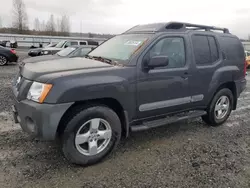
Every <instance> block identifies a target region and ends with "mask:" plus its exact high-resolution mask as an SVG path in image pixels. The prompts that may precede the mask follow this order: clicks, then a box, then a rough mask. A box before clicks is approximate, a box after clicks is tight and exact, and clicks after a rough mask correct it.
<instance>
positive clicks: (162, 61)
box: [146, 56, 169, 69]
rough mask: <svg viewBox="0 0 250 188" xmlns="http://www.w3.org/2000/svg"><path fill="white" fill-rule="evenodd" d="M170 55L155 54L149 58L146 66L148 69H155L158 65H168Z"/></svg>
mask: <svg viewBox="0 0 250 188" xmlns="http://www.w3.org/2000/svg"><path fill="white" fill-rule="evenodd" d="M168 62H169V59H168V56H154V57H152V58H150V59H149V61H148V63H147V65H146V67H147V68H148V69H154V68H157V67H166V66H168Z"/></svg>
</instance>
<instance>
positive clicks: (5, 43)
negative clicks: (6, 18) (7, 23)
mask: <svg viewBox="0 0 250 188" xmlns="http://www.w3.org/2000/svg"><path fill="white" fill-rule="evenodd" d="M7 42H8V41H7V40H2V41H0V46H2V47H6V46H7Z"/></svg>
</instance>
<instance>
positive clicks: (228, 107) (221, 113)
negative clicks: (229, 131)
mask: <svg viewBox="0 0 250 188" xmlns="http://www.w3.org/2000/svg"><path fill="white" fill-rule="evenodd" d="M232 106H233V94H232V91H231V90H229V89H227V88H224V89H221V90H220V91H219V92H217V94H216V95H215V96H214V98H213V100H212V102H211V104H210V106H209V107H208V109H207V115H205V116H202V119H203V121H204V122H206V123H207V124H209V125H212V126H218V125H221V124H223V123H224V122H225V121H226V120H227V119H228V117H229V116H230V114H231V111H232Z"/></svg>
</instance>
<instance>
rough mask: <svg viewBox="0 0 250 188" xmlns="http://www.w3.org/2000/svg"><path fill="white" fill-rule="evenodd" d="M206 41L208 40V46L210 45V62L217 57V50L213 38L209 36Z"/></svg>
mask: <svg viewBox="0 0 250 188" xmlns="http://www.w3.org/2000/svg"><path fill="white" fill-rule="evenodd" d="M208 41H209V46H210V51H211V60H212V62H215V61H217V60H218V59H219V52H218V48H217V44H216V41H215V38H214V37H211V36H209V37H208Z"/></svg>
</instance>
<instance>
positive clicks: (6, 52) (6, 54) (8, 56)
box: [0, 46, 18, 66]
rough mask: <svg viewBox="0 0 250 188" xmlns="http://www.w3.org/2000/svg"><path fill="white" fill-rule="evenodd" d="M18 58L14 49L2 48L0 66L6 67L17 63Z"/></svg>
mask: <svg viewBox="0 0 250 188" xmlns="http://www.w3.org/2000/svg"><path fill="white" fill-rule="evenodd" d="M17 60H18V56H17V55H16V51H15V50H14V49H10V48H5V47H2V46H0V66H3V65H6V64H7V63H9V62H17Z"/></svg>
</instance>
